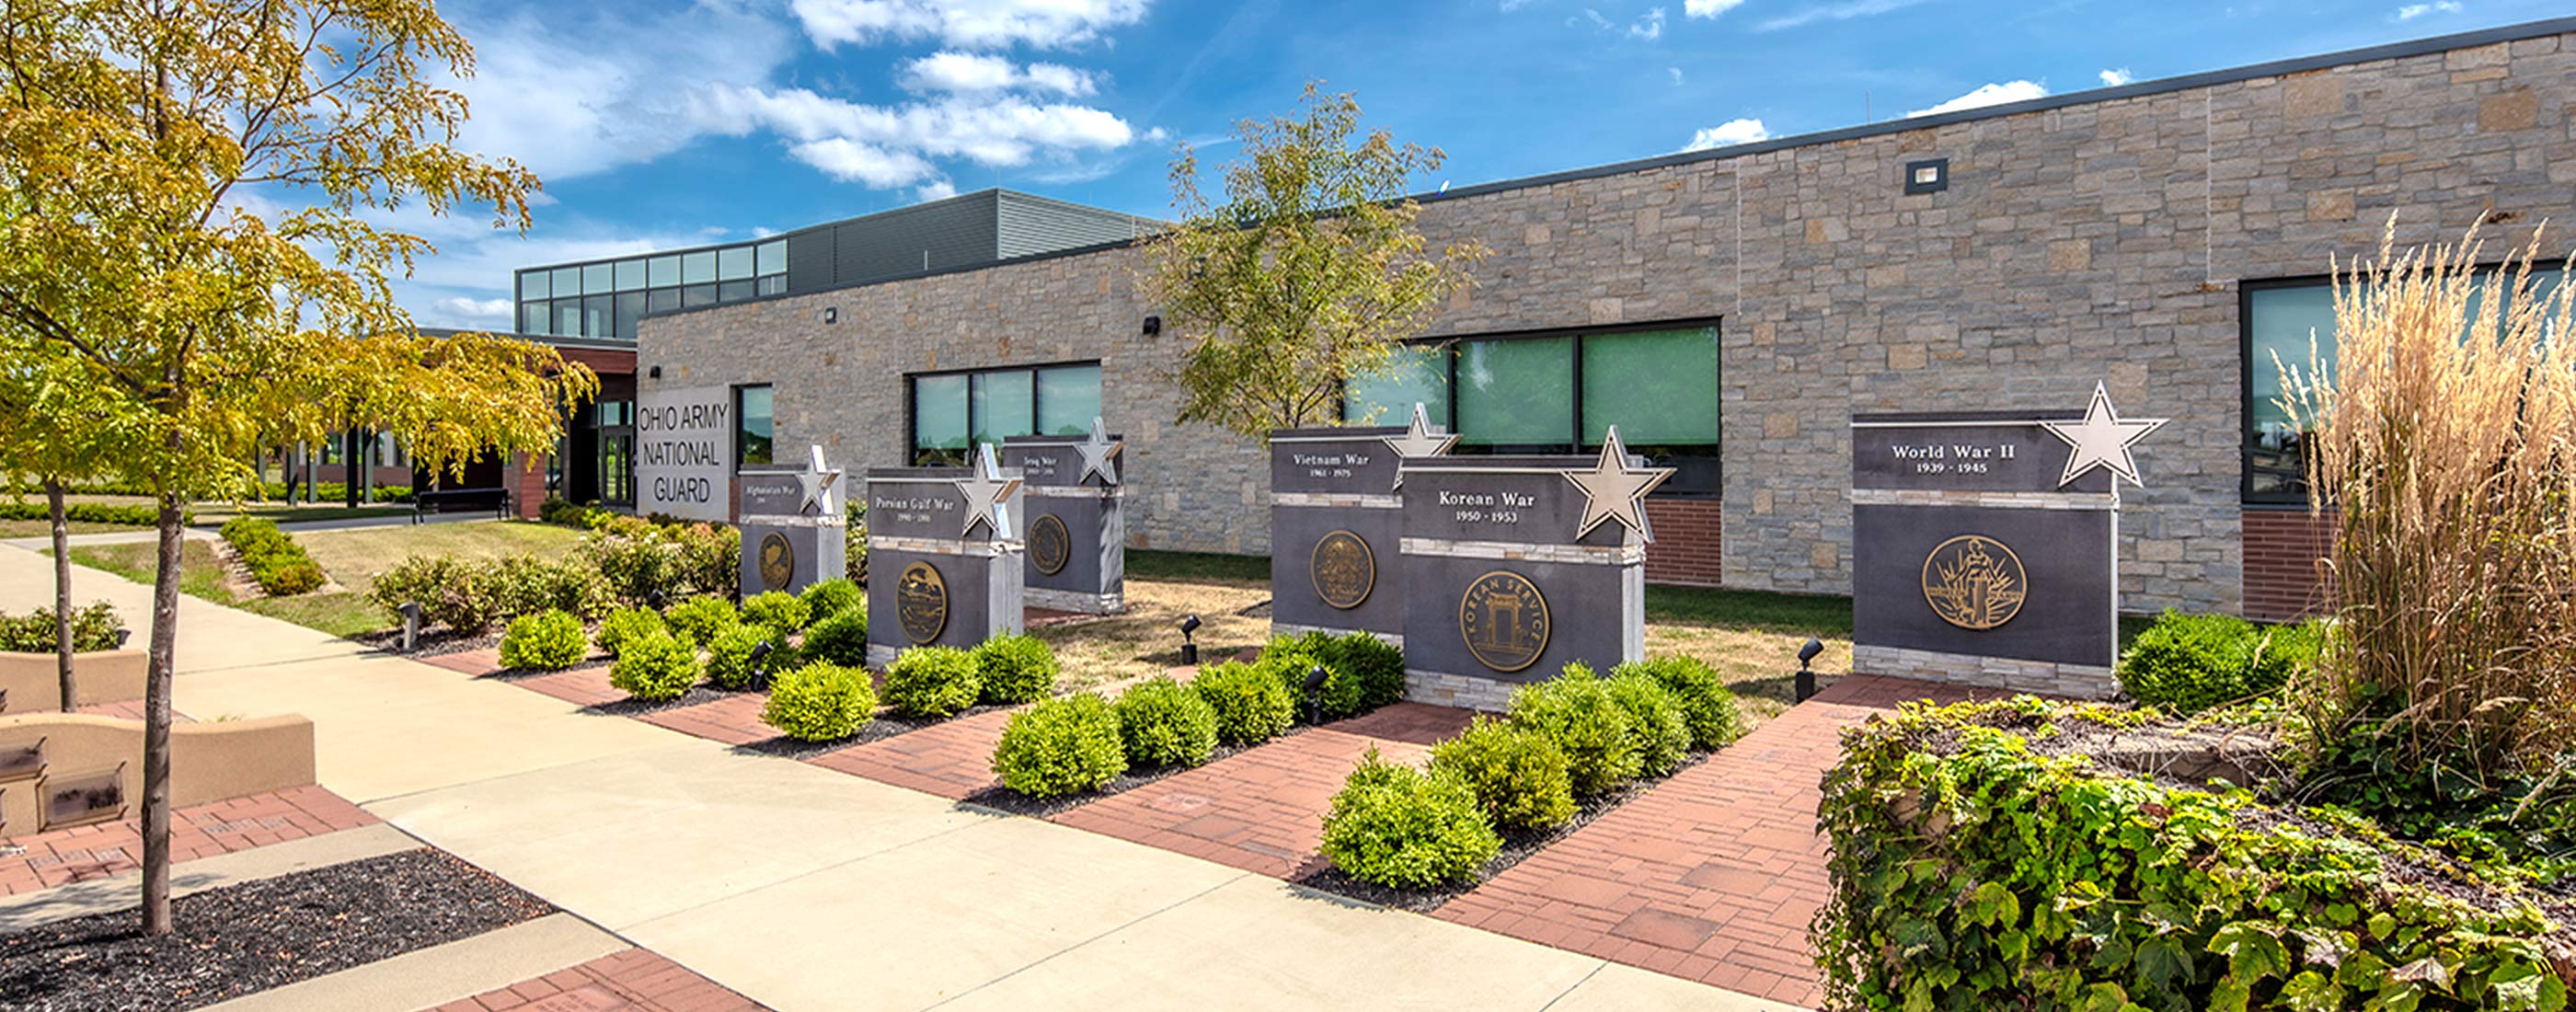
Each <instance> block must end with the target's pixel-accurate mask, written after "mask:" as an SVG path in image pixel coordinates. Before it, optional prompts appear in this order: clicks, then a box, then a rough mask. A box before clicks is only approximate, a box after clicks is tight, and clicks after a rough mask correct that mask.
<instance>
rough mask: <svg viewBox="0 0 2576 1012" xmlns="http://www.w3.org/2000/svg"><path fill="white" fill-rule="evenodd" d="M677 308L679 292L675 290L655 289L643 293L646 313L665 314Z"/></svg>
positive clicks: (678, 306)
mask: <svg viewBox="0 0 2576 1012" xmlns="http://www.w3.org/2000/svg"><path fill="white" fill-rule="evenodd" d="M678 308H680V290H679V289H677V288H655V289H652V290H650V291H647V292H645V293H644V311H645V312H647V313H667V312H670V311H672V310H674V309H678Z"/></svg>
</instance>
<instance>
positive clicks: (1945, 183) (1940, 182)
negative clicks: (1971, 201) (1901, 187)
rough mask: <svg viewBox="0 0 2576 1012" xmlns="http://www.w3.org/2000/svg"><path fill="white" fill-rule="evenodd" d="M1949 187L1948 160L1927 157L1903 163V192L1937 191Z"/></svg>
mask: <svg viewBox="0 0 2576 1012" xmlns="http://www.w3.org/2000/svg"><path fill="white" fill-rule="evenodd" d="M1949 188H1950V160H1949V159H1947V158H1927V159H1925V160H1923V161H1919V162H1907V163H1905V192H1907V193H1939V192H1941V191H1943V190H1947V189H1949Z"/></svg>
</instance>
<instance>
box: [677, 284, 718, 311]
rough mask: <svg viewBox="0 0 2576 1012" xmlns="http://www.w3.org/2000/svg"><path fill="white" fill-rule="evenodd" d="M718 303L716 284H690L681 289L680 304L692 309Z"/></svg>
mask: <svg viewBox="0 0 2576 1012" xmlns="http://www.w3.org/2000/svg"><path fill="white" fill-rule="evenodd" d="M715 304H716V286H714V285H690V286H688V287H686V288H683V289H680V305H682V306H685V307H688V308H690V309H696V308H698V307H699V306H712V305H715Z"/></svg>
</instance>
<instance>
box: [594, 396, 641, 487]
mask: <svg viewBox="0 0 2576 1012" xmlns="http://www.w3.org/2000/svg"><path fill="white" fill-rule="evenodd" d="M599 502H600V505H603V506H626V507H632V506H634V505H635V402H633V401H609V402H606V403H603V404H601V405H600V406H599Z"/></svg>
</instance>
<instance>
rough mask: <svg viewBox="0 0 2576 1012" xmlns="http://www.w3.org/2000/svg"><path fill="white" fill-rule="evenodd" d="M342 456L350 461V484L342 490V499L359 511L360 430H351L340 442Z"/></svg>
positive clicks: (351, 507)
mask: <svg viewBox="0 0 2576 1012" xmlns="http://www.w3.org/2000/svg"><path fill="white" fill-rule="evenodd" d="M340 455H341V456H342V457H345V458H347V459H348V461H349V480H348V482H347V483H346V484H347V485H348V487H347V488H345V489H343V490H341V493H340V498H342V499H345V500H347V505H348V507H349V508H350V509H357V508H358V430H356V429H350V430H349V434H348V435H347V436H346V437H343V438H342V439H341V440H340Z"/></svg>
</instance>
